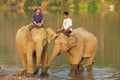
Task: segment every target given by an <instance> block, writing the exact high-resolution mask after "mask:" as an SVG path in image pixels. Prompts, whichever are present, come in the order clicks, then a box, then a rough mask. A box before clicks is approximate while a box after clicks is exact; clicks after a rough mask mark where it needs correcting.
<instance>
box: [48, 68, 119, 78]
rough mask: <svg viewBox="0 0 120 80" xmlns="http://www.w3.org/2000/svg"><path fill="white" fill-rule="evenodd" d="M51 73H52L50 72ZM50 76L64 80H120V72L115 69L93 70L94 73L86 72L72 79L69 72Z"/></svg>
mask: <svg viewBox="0 0 120 80" xmlns="http://www.w3.org/2000/svg"><path fill="white" fill-rule="evenodd" d="M49 73H50V72H49ZM50 75H52V76H55V77H59V78H62V79H64V80H79V79H81V80H120V71H119V70H116V69H114V68H96V67H94V68H93V71H92V72H87V71H86V70H85V71H84V72H83V73H82V74H81V75H79V76H77V77H75V78H71V77H70V76H68V75H69V70H62V71H58V72H54V73H50Z"/></svg>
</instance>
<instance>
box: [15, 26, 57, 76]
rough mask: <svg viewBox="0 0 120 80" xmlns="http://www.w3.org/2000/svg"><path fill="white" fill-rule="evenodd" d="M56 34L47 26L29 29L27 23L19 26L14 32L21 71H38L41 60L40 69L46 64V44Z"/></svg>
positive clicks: (29, 72) (32, 72)
mask: <svg viewBox="0 0 120 80" xmlns="http://www.w3.org/2000/svg"><path fill="white" fill-rule="evenodd" d="M55 36H56V33H55V32H54V31H53V30H52V29H50V28H48V29H44V28H34V29H32V30H31V31H29V25H26V26H23V27H21V28H20V29H19V30H18V31H17V34H16V45H17V49H18V52H19V55H20V58H21V62H22V68H23V73H25V72H26V73H28V74H30V75H31V74H34V73H37V72H38V71H39V68H40V63H41V61H42V66H43V67H42V71H43V70H44V68H45V66H46V65H47V61H48V60H47V59H48V58H47V55H48V54H47V44H48V43H50V41H51V40H52V39H54V37H55Z"/></svg>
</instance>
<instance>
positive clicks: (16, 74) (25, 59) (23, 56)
mask: <svg viewBox="0 0 120 80" xmlns="http://www.w3.org/2000/svg"><path fill="white" fill-rule="evenodd" d="M19 55H20V58H21V62H22V68H23V71H22V72H16V73H15V74H13V76H22V75H25V74H26V72H27V58H26V53H24V52H21V51H20V50H19Z"/></svg>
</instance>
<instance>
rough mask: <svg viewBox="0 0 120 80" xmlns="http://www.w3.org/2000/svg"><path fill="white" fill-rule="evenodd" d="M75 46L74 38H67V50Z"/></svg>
mask: <svg viewBox="0 0 120 80" xmlns="http://www.w3.org/2000/svg"><path fill="white" fill-rule="evenodd" d="M75 46H77V42H76V40H75V38H74V37H69V39H68V49H71V48H73V47H75Z"/></svg>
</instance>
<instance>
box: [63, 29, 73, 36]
mask: <svg viewBox="0 0 120 80" xmlns="http://www.w3.org/2000/svg"><path fill="white" fill-rule="evenodd" d="M71 32H72V31H71V30H64V31H63V33H64V34H65V35H66V36H69V34H70V33H71Z"/></svg>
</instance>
